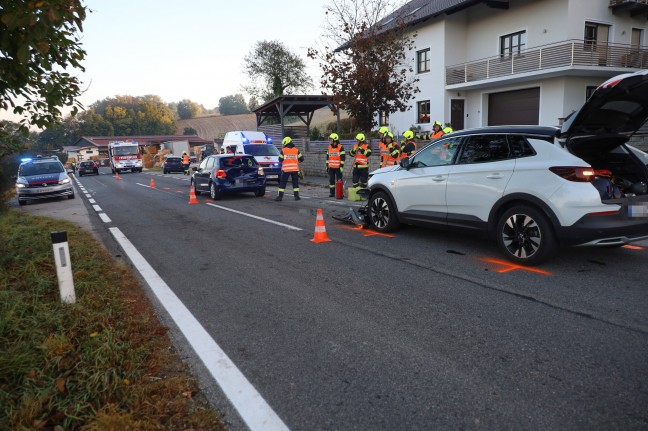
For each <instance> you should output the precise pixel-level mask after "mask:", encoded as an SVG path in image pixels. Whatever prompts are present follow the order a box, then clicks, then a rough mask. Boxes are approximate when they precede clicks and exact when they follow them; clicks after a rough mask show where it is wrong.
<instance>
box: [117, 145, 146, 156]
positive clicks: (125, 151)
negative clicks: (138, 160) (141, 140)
mask: <svg viewBox="0 0 648 431" xmlns="http://www.w3.org/2000/svg"><path fill="white" fill-rule="evenodd" d="M112 151H113V154H114V155H115V156H129V155H133V154H139V147H138V146H137V145H132V146H130V145H129V146H127V147H113V149H112Z"/></svg>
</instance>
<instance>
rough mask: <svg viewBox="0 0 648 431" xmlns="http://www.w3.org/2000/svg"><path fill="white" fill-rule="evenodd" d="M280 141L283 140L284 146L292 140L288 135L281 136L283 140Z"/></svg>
mask: <svg viewBox="0 0 648 431" xmlns="http://www.w3.org/2000/svg"><path fill="white" fill-rule="evenodd" d="M281 142H283V146H284V147H285V146H286V145H288V144H290V143H291V142H292V138H291V137H290V136H286V137H285V138H283V141H281Z"/></svg>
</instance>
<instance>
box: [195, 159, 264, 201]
mask: <svg viewBox="0 0 648 431" xmlns="http://www.w3.org/2000/svg"><path fill="white" fill-rule="evenodd" d="M193 171H194V172H193V174H192V176H191V185H192V186H194V190H195V193H196V195H200V194H201V193H203V192H205V193H209V195H210V196H211V198H212V199H218V198H219V197H221V196H222V195H223V194H228V193H245V192H254V195H255V196H257V197H261V196H263V195H265V191H266V177H265V174H264V172H263V168H262V167H261V166H260V165H259V163H258V162H257V161H256V160H255V159H254V157H252V156H250V155H247V154H245V155H234V154H217V155H212V156H209V157H206V158H205V159H204V160H203V161H202V162H200V165H199V166H198V167H194V168H193Z"/></svg>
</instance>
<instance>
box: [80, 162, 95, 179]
mask: <svg viewBox="0 0 648 431" xmlns="http://www.w3.org/2000/svg"><path fill="white" fill-rule="evenodd" d="M77 170H78V171H79V176H80V177H82V176H84V175H87V174H94V175H99V167H98V166H97V163H96V162H94V161H88V162H81V163H79V164H78V165H77Z"/></svg>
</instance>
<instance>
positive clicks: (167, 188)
mask: <svg viewBox="0 0 648 431" xmlns="http://www.w3.org/2000/svg"><path fill="white" fill-rule="evenodd" d="M162 189H163V190H171V187H162Z"/></svg>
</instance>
